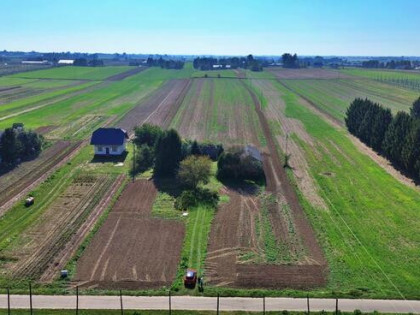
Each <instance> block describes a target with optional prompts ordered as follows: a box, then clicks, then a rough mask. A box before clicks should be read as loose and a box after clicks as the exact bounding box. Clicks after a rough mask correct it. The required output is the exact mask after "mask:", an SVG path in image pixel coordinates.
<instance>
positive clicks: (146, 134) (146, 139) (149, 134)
mask: <svg viewBox="0 0 420 315" xmlns="http://www.w3.org/2000/svg"><path fill="white" fill-rule="evenodd" d="M134 134H135V136H136V137H135V138H134V143H135V144H137V145H138V146H141V145H143V144H146V145H148V146H149V147H154V145H155V144H156V141H157V139H158V138H159V137H160V136H161V135H162V134H163V130H162V129H161V128H160V127H159V126H155V125H151V124H143V125H141V126H140V127H136V128H135V130H134Z"/></svg>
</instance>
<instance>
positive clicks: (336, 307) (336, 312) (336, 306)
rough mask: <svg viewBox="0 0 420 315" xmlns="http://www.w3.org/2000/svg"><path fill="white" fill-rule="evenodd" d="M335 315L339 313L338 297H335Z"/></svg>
mask: <svg viewBox="0 0 420 315" xmlns="http://www.w3.org/2000/svg"><path fill="white" fill-rule="evenodd" d="M335 315H338V298H336V299H335Z"/></svg>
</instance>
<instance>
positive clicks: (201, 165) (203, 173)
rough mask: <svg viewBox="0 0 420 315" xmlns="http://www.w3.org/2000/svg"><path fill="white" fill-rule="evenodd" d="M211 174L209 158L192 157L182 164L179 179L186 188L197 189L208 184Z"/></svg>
mask: <svg viewBox="0 0 420 315" xmlns="http://www.w3.org/2000/svg"><path fill="white" fill-rule="evenodd" d="M210 173H211V162H210V159H209V158H208V157H206V156H196V155H191V156H189V157H187V158H186V159H185V160H183V161H182V162H181V164H180V167H179V171H178V178H179V180H180V182H181V184H183V185H184V186H185V187H188V188H191V189H196V188H197V186H198V185H199V184H200V183H203V184H207V183H208V181H209V177H210Z"/></svg>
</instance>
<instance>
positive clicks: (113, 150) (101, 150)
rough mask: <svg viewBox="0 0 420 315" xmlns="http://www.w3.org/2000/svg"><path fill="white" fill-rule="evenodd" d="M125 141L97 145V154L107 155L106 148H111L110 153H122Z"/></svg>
mask: <svg viewBox="0 0 420 315" xmlns="http://www.w3.org/2000/svg"><path fill="white" fill-rule="evenodd" d="M125 145H126V144H125V142H124V144H123V145H119V146H113V145H102V146H101V145H95V155H106V149H107V148H108V149H109V155H121V154H123V153H124V151H125Z"/></svg>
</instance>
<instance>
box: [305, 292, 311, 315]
mask: <svg viewBox="0 0 420 315" xmlns="http://www.w3.org/2000/svg"><path fill="white" fill-rule="evenodd" d="M306 303H307V304H308V315H309V314H310V313H311V310H310V308H309V294H307V295H306Z"/></svg>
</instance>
